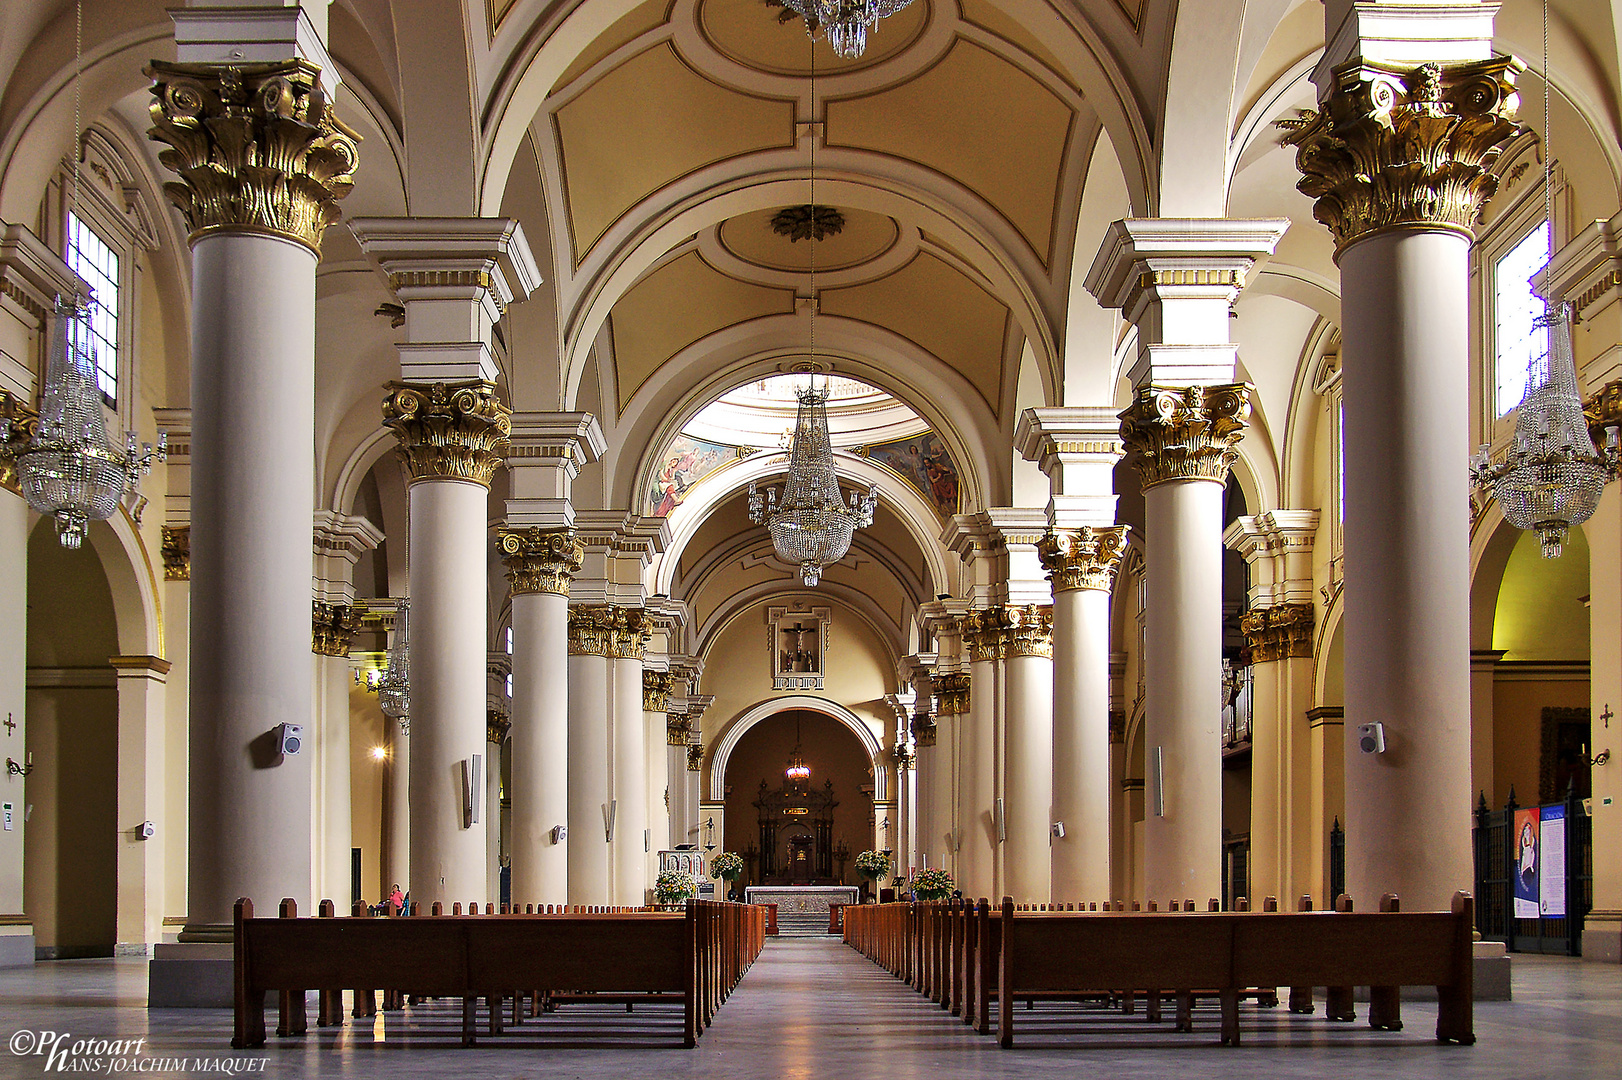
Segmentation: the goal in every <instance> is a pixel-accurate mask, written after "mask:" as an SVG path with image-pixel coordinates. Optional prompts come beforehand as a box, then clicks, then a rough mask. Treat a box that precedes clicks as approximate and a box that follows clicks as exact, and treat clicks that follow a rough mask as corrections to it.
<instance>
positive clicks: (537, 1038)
mask: <svg viewBox="0 0 1622 1080" xmlns="http://www.w3.org/2000/svg"><path fill="white" fill-rule="evenodd" d="M145 992H146V968H145V963H144V961H141V960H138V959H136V960H80V961H57V962H53V963H42V964H39V965H36V966H35V967H34V968H33V969H14V970H3V971H0V1031H3V1033H4V1035H5V1037H6V1038H7V1039H8V1040H10V1042H9V1046H10V1049H11V1051H12V1052H11V1053H7V1054H5V1055H3V1056H0V1077H12V1076H17V1077H34V1076H40V1075H43V1074H44V1072H45V1066H46V1065H47V1063H48V1062H49V1060H50V1058H49V1054H48V1053H47V1054H46V1055H43V1056H42V1055H40V1054H38V1053H33V1054H24V1055H19V1054H18V1053H17V1051H18V1050H19V1049H22V1050H28V1049H30V1048H31V1046H32V1042H31V1040H34V1041H37V1039H38V1033H40V1032H56V1033H61V1034H63V1035H64V1038H63V1039H62V1040H61V1041H60V1042H56V1043H54V1044H52V1045H53V1046H54V1047H55V1048H58V1049H60V1050H62V1051H63V1052H62V1053H60V1054H59V1055H58V1056H57V1059H56V1064H57V1065H58V1066H63V1065H65V1066H66V1067H67V1068H73V1067H74V1066H73V1064H71V1063H70V1062H73V1061H89V1060H95V1059H97V1058H99V1059H100V1060H102V1061H103V1062H104V1064H102V1065H101V1067H100V1068H101V1074H102V1075H106V1074H107V1073H108V1072H110V1071H111V1072H113V1074H114V1075H117V1074H118V1073H119V1072H130V1073H133V1072H142V1073H144V1074H145V1075H150V1076H191V1075H204V1074H205V1073H207V1072H214V1073H222V1072H231V1071H234V1072H236V1073H237V1074H238V1075H255V1074H258V1075H266V1076H277V1077H319V1076H339V1075H342V1076H360V1077H379V1078H385V1080H408V1078H413V1077H427V1078H433V1080H442V1078H449V1077H457V1078H461V1077H493V1078H503V1080H505V1078H508V1077H547V1078H553V1077H557V1078H582V1080H588V1078H610V1077H612V1078H619V1077H632V1078H641V1077H650V1076H657V1077H658V1078H659V1080H667V1078H683V1077H703V1078H705V1080H719V1078H734V1077H736V1078H756V1077H759V1078H779V1077H781V1078H785V1080H812V1078H828V1077H884V1078H886V1080H890V1078H894V1080H913V1078H917V1080H951V1078H956V1077H977V1076H987V1077H1007V1078H1010V1080H1012V1078H1016V1077H1018V1078H1025V1077H1033V1076H1034V1077H1043V1076H1053V1077H1059V1076H1063V1077H1099V1078H1109V1080H1114V1078H1140V1077H1141V1078H1151V1077H1153V1078H1160V1077H1177V1076H1180V1075H1186V1076H1188V1077H1190V1078H1193V1077H1199V1078H1205V1077H1238V1078H1244V1080H1261V1078H1263V1077H1266V1078H1272V1077H1298V1076H1299V1077H1307V1076H1312V1077H1320V1076H1321V1077H1338V1078H1353V1077H1368V1076H1374V1077H1377V1078H1380V1080H1385V1078H1404V1080H1406V1078H1409V1077H1438V1078H1447V1080H1472V1078H1503V1080H1524V1078H1527V1077H1533V1078H1535V1080H1565V1078H1570V1080H1605V1078H1610V1077H1617V1078H1622V967H1613V966H1601V965H1597V964H1585V963H1583V962H1582V961H1580V960H1568V959H1561V958H1553V957H1529V956H1517V957H1516V958H1515V1000H1514V1001H1510V1002H1483V1003H1479V1004H1478V1005H1477V1006H1476V1033H1477V1037H1478V1040H1479V1041H1478V1043H1477V1044H1476V1045H1475V1046H1474V1047H1459V1046H1438V1045H1437V1044H1435V1043H1434V1042H1432V1041H1431V1038H1430V1033H1431V1031H1432V1030H1433V1027H1434V1022H1435V1011H1434V1009H1435V1007H1434V1006H1433V1005H1432V1006H1427V1005H1425V1004H1423V1003H1406V1004H1405V1005H1404V1007H1403V1011H1404V1020H1405V1021H1406V1023H1407V1028H1406V1030H1405V1031H1402V1032H1397V1033H1384V1032H1375V1031H1371V1030H1370V1029H1369V1028H1367V1027H1366V1026H1363V1025H1361V1024H1350V1025H1348V1024H1336V1025H1330V1024H1327V1023H1326V1022H1325V1021H1324V1020H1323V1019H1322V1013H1321V1010H1320V1012H1319V1014H1318V1015H1316V1016H1309V1017H1298V1016H1291V1015H1289V1014H1288V1013H1287V1012H1285V1011H1284V1010H1267V1011H1259V1010H1253V1009H1246V1010H1245V1012H1244V1014H1243V1016H1242V1023H1243V1024H1244V1032H1245V1040H1246V1042H1245V1045H1244V1046H1243V1047H1242V1048H1239V1049H1237V1050H1235V1049H1228V1048H1224V1047H1221V1046H1218V1045H1216V1014H1215V1010H1214V1009H1202V1010H1200V1011H1199V1012H1197V1013H1196V1017H1195V1020H1196V1030H1195V1031H1194V1033H1192V1034H1177V1033H1175V1032H1172V1031H1171V1030H1170V1026H1169V1025H1160V1026H1151V1025H1148V1024H1146V1023H1145V1022H1144V1021H1143V1020H1142V1019H1141V1016H1140V1017H1138V1018H1131V1017H1122V1016H1120V1015H1119V1014H1112V1013H1106V1012H1103V1011H1101V1010H1098V1009H1083V1008H1081V1007H1078V1006H1054V1007H1051V1008H1045V1009H1044V1008H1039V1009H1037V1010H1036V1011H1035V1012H1024V1011H1022V1012H1021V1013H1020V1015H1019V1017H1018V1018H1017V1024H1018V1027H1017V1029H1016V1030H1017V1031H1018V1032H1019V1036H1020V1039H1021V1042H1022V1043H1023V1045H1022V1046H1020V1047H1018V1048H1016V1049H1014V1050H1008V1051H1003V1050H999V1049H997V1047H996V1044H995V1042H994V1041H993V1040H992V1039H991V1038H987V1037H982V1036H978V1035H975V1034H974V1033H973V1032H971V1031H969V1030H968V1029H967V1028H965V1027H964V1026H963V1025H962V1024H960V1023H958V1022H957V1021H956V1020H954V1019H952V1018H951V1017H949V1016H947V1015H946V1014H944V1013H942V1012H941V1010H940V1009H939V1008H937V1007H936V1006H934V1005H931V1004H930V1003H928V1002H927V1001H925V1000H924V999H922V998H921V997H919V996H918V995H917V994H915V993H913V992H912V991H911V990H910V989H909V988H907V987H905V986H903V985H902V984H900V983H899V982H897V981H896V980H895V979H893V978H891V977H890V976H889V975H888V974H887V973H886V972H883V971H881V970H880V969H878V968H877V967H874V966H873V965H872V964H870V963H868V962H867V961H866V960H864V959H862V958H861V957H860V956H858V955H857V954H856V953H854V952H852V951H851V950H850V949H848V948H846V947H845V946H844V945H842V944H840V943H838V942H837V941H835V940H833V939H829V938H825V939H796V940H776V941H773V942H771V943H770V944H769V945H768V946H767V949H766V952H765V953H764V954H763V955H762V956H761V958H760V960H759V961H758V962H757V963H756V965H755V967H754V968H753V969H752V970H751V971H750V972H749V974H748V975H747V976H746V977H745V979H744V981H743V983H742V984H741V985H740V986H739V988H738V990H737V991H736V992H735V993H734V994H733V996H732V998H731V1000H730V1001H728V1002H727V1004H726V1005H725V1006H723V1008H722V1009H721V1012H720V1014H719V1015H718V1016H717V1018H716V1021H715V1024H714V1026H713V1027H711V1029H710V1030H709V1031H708V1032H706V1033H705V1035H704V1037H703V1038H702V1039H701V1040H700V1042H699V1047H698V1049H697V1050H692V1051H686V1050H682V1049H681V1048H680V1014H679V1012H677V1011H676V1010H672V1009H669V1008H666V1007H662V1006H655V1007H651V1008H650V1007H647V1006H637V1009H636V1014H635V1015H634V1016H629V1017H628V1016H626V1015H625V1012H624V1010H623V1007H608V1006H603V1007H593V1008H585V1007H579V1006H571V1007H567V1008H565V1009H564V1010H563V1011H561V1012H560V1013H558V1014H555V1015H550V1016H546V1017H542V1018H541V1019H540V1020H539V1021H527V1022H526V1023H525V1024H524V1025H523V1026H522V1027H520V1028H519V1029H517V1030H516V1031H511V1030H510V1031H509V1033H508V1034H507V1035H504V1036H501V1037H498V1038H495V1039H484V1040H482V1041H481V1042H480V1044H479V1045H478V1046H477V1047H474V1048H471V1049H464V1048H462V1047H460V1046H459V1045H457V1037H458V1031H459V1023H460V1015H459V1012H458V1011H456V1010H453V1009H452V1008H450V1007H448V1006H446V1007H437V1008H435V1007H424V1008H420V1009H418V1010H417V1011H416V1013H415V1014H414V1016H413V1019H412V1021H411V1023H410V1024H409V1025H402V1024H401V1023H400V1022H399V1021H398V1019H393V1018H389V1019H384V1020H382V1021H381V1022H380V1023H379V1024H377V1025H375V1026H374V1025H370V1024H364V1025H360V1026H354V1025H347V1026H345V1027H344V1028H342V1029H326V1030H318V1029H316V1028H314V1027H312V1028H311V1029H310V1033H309V1035H308V1036H306V1037H304V1038H302V1039H277V1038H275V1037H274V1036H272V1037H271V1039H270V1041H269V1043H268V1044H267V1046H266V1047H265V1048H264V1049H262V1050H254V1051H244V1052H233V1051H231V1050H230V1049H229V1048H228V1044H229V1040H230V1033H231V1017H230V1014H229V1013H228V1012H225V1011H212V1010H182V1009H175V1010H157V1011H152V1012H148V1011H147V1009H146V1008H145ZM1359 1008H1360V1009H1361V1008H1362V1006H1359ZM311 1011H312V1019H313V1007H312V1010H311ZM270 1019H271V1023H272V1024H274V1020H275V1018H274V1015H272V1016H271V1018H270ZM46 1038H47V1040H49V1039H51V1038H53V1036H46ZM137 1039H141V1040H144V1041H143V1042H142V1043H141V1044H140V1045H139V1046H138V1047H136V1046H133V1045H131V1043H132V1041H133V1040H137ZM80 1040H85V1041H86V1042H87V1043H90V1042H92V1041H94V1040H118V1041H123V1042H124V1043H125V1044H126V1045H124V1046H103V1047H100V1048H99V1053H98V1052H97V1051H98V1048H97V1047H95V1046H94V1045H89V1046H84V1047H81V1049H82V1050H84V1052H83V1053H80V1054H77V1055H75V1054H74V1053H73V1052H72V1050H73V1047H74V1044H76V1043H79V1042H80ZM115 1058H116V1059H119V1061H121V1062H123V1064H122V1065H120V1064H118V1063H116V1062H113V1061H112V1060H111V1059H115ZM77 1067H78V1068H79V1069H88V1068H93V1067H94V1066H90V1065H86V1064H79V1065H78V1066H77ZM57 1071H61V1069H60V1068H58V1067H53V1068H52V1070H51V1072H52V1073H54V1072H57Z"/></svg>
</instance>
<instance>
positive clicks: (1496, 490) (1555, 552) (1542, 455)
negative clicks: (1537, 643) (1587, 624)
mask: <svg viewBox="0 0 1622 1080" xmlns="http://www.w3.org/2000/svg"><path fill="white" fill-rule="evenodd" d="M1534 325H1535V326H1537V327H1539V328H1542V329H1545V330H1546V331H1547V333H1548V341H1549V349H1548V352H1547V354H1546V355H1545V357H1544V359H1543V362H1542V363H1539V364H1537V365H1536V368H1535V377H1534V378H1532V379H1530V380H1528V386H1527V390H1526V396H1525V397H1524V398H1522V399H1521V405H1520V409H1519V411H1518V412H1517V413H1516V416H1515V442H1514V444H1513V445H1512V446H1511V447H1510V449H1509V452H1508V453H1506V454H1505V455H1504V459H1503V460H1502V461H1496V462H1495V461H1493V460H1492V458H1491V457H1490V456H1489V453H1488V451H1489V447H1487V446H1485V445H1484V446H1482V447H1481V450H1480V452H1479V453H1478V454H1477V455H1476V459H1475V461H1474V462H1472V463H1471V467H1470V471H1471V473H1473V474H1474V476H1475V480H1476V483H1477V484H1479V485H1480V486H1481V487H1483V488H1490V489H1491V490H1492V494H1493V497H1494V498H1496V499H1497V500H1498V505H1499V507H1500V508H1502V510H1503V512H1504V520H1506V521H1508V522H1509V523H1510V524H1511V525H1513V526H1515V527H1516V528H1517V529H1522V530H1527V531H1535V532H1536V533H1537V534H1538V544H1539V546H1540V547H1541V548H1542V550H1543V557H1544V558H1545V559H1558V558H1559V557H1560V548H1561V545H1562V544H1563V543H1564V542H1565V538H1566V530H1567V529H1569V528H1571V527H1572V526H1573V525H1580V524H1582V523H1583V522H1585V521H1587V520H1588V519H1589V518H1590V517H1591V516H1593V513H1594V511H1595V510H1596V509H1598V507H1599V500H1600V496H1601V495H1602V494H1603V493H1604V491H1605V484H1606V482H1607V481H1609V480H1614V479H1616V477H1617V472H1618V455H1617V429H1616V428H1615V427H1614V426H1613V427H1610V428H1607V429H1606V433H1605V446H1604V449H1603V450H1601V451H1596V450H1595V448H1594V441H1593V439H1592V438H1590V437H1589V434H1588V422H1587V420H1586V419H1585V418H1584V416H1583V399H1582V396H1581V395H1580V394H1578V392H1577V367H1576V363H1575V361H1574V360H1573V357H1572V350H1571V310H1570V308H1569V307H1568V306H1567V305H1565V304H1562V305H1560V306H1559V307H1557V308H1555V309H1553V310H1551V311H1548V312H1545V313H1544V314H1543V315H1541V316H1539V317H1538V320H1537V322H1536V323H1535V324H1534Z"/></svg>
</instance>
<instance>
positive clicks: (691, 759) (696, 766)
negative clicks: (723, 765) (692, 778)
mask: <svg viewBox="0 0 1622 1080" xmlns="http://www.w3.org/2000/svg"><path fill="white" fill-rule="evenodd" d="M703 770H704V744H703V743H692V744H691V745H689V746H688V747H687V771H688V772H702V771H703Z"/></svg>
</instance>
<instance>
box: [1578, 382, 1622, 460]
mask: <svg viewBox="0 0 1622 1080" xmlns="http://www.w3.org/2000/svg"><path fill="white" fill-rule="evenodd" d="M1583 417H1584V418H1585V419H1586V420H1587V421H1588V434H1589V436H1590V437H1591V438H1592V439H1593V440H1594V445H1595V446H1604V445H1605V429H1606V428H1608V427H1617V426H1622V379H1613V380H1611V381H1610V382H1608V383H1606V384H1605V385H1604V386H1602V387H1600V388H1599V389H1598V390H1596V391H1594V393H1593V396H1591V397H1590V398H1589V399H1588V400H1587V401H1585V402H1583Z"/></svg>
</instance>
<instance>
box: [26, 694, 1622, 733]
mask: <svg viewBox="0 0 1622 1080" xmlns="http://www.w3.org/2000/svg"><path fill="white" fill-rule="evenodd" d="M1615 715H1616V714H1615V713H1613V712H1612V711H1611V703H1610V702H1609V701H1607V702H1606V703H1605V709H1604V711H1603V712H1601V713H1600V714H1599V718H1600V719H1601V720H1603V721H1605V728H1606V730H1607V731H1608V730H1610V727H1611V717H1613V716H1615ZM6 726H7V727H10V726H11V719H10V718H9V717H8V718H7V719H6Z"/></svg>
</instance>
